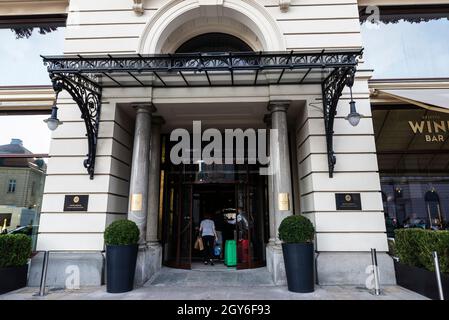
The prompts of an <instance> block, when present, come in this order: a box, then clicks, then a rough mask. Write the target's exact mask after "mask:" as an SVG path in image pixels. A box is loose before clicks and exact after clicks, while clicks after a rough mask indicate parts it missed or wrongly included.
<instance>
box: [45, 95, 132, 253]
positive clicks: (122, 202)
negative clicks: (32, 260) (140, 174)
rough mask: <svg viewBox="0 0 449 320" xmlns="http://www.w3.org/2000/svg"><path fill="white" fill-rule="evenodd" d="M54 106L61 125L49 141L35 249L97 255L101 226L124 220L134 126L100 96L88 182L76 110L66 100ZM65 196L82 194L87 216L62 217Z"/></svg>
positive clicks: (84, 142)
mask: <svg viewBox="0 0 449 320" xmlns="http://www.w3.org/2000/svg"><path fill="white" fill-rule="evenodd" d="M59 103H60V104H59V105H58V106H59V113H58V116H59V118H60V119H61V121H63V122H64V124H63V125H62V126H61V127H59V128H58V130H56V131H55V132H54V133H53V135H52V142H51V146H50V153H49V155H50V159H49V162H48V170H47V179H46V183H45V189H44V197H43V205H42V213H41V218H40V227H39V239H38V246H37V249H38V250H50V249H51V250H62V251H64V250H87V251H91V250H93V251H101V250H103V231H104V229H105V227H106V225H107V224H108V223H110V222H111V221H114V220H115V219H120V218H125V217H126V214H127V206H128V189H129V172H130V166H129V163H130V161H131V149H132V132H133V125H134V124H133V122H134V121H132V120H130V119H129V117H128V116H127V115H126V114H125V113H124V112H123V110H121V109H120V108H119V107H118V106H117V103H116V102H115V101H114V97H113V96H110V97H109V98H108V92H104V99H103V103H102V113H101V121H100V131H99V140H98V145H97V157H96V166H95V178H94V180H90V179H89V176H88V174H87V171H86V169H85V168H84V166H83V161H84V159H85V155H86V153H87V139H86V137H85V127H84V122H83V121H82V119H81V118H80V113H79V109H78V107H77V105H76V104H75V103H74V102H73V100H72V99H71V98H69V96H68V94H64V96H63V97H61V98H60V102H59ZM69 194H88V195H89V204H88V211H87V212H71V213H69V212H64V210H63V205H64V196H65V195H69Z"/></svg>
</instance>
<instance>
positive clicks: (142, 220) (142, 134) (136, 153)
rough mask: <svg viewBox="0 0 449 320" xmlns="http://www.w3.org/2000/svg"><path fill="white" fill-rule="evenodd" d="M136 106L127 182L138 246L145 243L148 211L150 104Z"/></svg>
mask: <svg viewBox="0 0 449 320" xmlns="http://www.w3.org/2000/svg"><path fill="white" fill-rule="evenodd" d="M135 108H136V124H135V129H134V146H133V156H132V162H131V179H130V182H129V206H128V219H129V220H131V221H134V222H135V223H136V224H137V226H138V227H139V231H140V237H139V246H140V247H142V246H144V245H145V244H146V240H145V237H146V227H147V212H148V174H149V170H150V139H151V113H152V112H154V111H156V109H155V108H154V107H153V106H152V105H151V104H139V105H136V106H135Z"/></svg>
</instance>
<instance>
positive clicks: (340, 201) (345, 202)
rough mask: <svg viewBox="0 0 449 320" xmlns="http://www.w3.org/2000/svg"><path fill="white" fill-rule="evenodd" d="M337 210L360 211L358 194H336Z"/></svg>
mask: <svg viewBox="0 0 449 320" xmlns="http://www.w3.org/2000/svg"><path fill="white" fill-rule="evenodd" d="M335 202H336V205H337V210H362V201H361V199H360V193H336V194H335Z"/></svg>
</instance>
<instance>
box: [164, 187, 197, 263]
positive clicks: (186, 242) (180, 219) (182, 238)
mask: <svg viewBox="0 0 449 320" xmlns="http://www.w3.org/2000/svg"><path fill="white" fill-rule="evenodd" d="M165 203H166V204H167V206H166V208H167V210H168V212H167V213H168V214H166V219H165V230H166V240H165V243H164V246H165V250H164V264H165V265H167V266H170V267H174V268H180V269H190V268H191V262H192V261H191V256H192V255H191V251H192V185H191V184H182V183H180V184H172V186H171V187H170V192H169V193H168V194H167V199H166V202H165Z"/></svg>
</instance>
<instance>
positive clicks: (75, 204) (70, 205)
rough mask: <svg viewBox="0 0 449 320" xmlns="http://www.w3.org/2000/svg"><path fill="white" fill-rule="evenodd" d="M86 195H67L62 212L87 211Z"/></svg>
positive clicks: (87, 201)
mask: <svg viewBox="0 0 449 320" xmlns="http://www.w3.org/2000/svg"><path fill="white" fill-rule="evenodd" d="M88 203H89V196H88V195H69V196H65V199H64V211H87V205H88Z"/></svg>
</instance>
